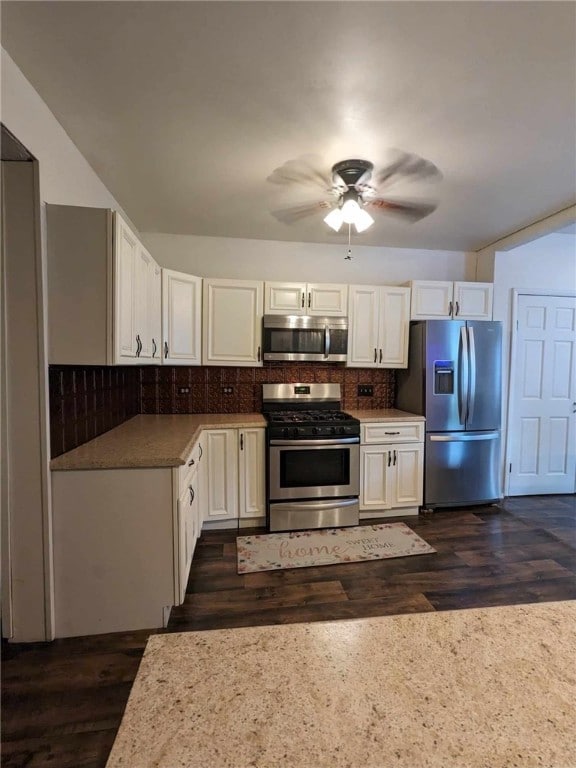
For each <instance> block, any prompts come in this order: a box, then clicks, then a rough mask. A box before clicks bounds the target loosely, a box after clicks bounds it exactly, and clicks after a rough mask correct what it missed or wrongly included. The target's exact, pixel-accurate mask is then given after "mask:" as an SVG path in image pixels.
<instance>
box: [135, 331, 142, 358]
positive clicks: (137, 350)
mask: <svg viewBox="0 0 576 768" xmlns="http://www.w3.org/2000/svg"><path fill="white" fill-rule="evenodd" d="M141 351H142V342H141V341H140V336H139V335H138V334H136V357H140V352H141Z"/></svg>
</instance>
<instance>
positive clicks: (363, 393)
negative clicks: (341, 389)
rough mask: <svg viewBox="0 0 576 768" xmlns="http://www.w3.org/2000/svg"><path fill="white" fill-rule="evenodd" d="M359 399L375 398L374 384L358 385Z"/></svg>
mask: <svg viewBox="0 0 576 768" xmlns="http://www.w3.org/2000/svg"><path fill="white" fill-rule="evenodd" d="M358 397H374V387H373V386H372V384H358Z"/></svg>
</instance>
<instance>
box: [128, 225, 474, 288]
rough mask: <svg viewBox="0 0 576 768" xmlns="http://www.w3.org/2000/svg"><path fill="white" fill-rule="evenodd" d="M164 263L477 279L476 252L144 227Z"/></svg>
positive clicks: (265, 271)
mask: <svg viewBox="0 0 576 768" xmlns="http://www.w3.org/2000/svg"><path fill="white" fill-rule="evenodd" d="M142 239H143V241H144V243H145V245H146V246H147V247H148V249H149V250H150V252H151V253H152V254H153V255H154V258H155V259H156V260H157V261H158V263H159V264H160V265H161V266H163V267H168V268H169V269H175V270H179V271H181V272H190V273H192V274H194V275H198V276H200V277H230V278H244V279H248V280H249V279H254V280H291V281H305V282H341V283H363V284H368V283H384V284H386V283H390V284H393V285H394V284H398V283H402V282H405V281H407V280H417V279H430V280H432V279H435V280H443V279H449V280H474V279H475V270H476V256H475V254H466V253H464V252H462V251H431V250H430V251H428V250H413V249H408V248H373V247H368V246H362V245H355V244H354V241H352V260H351V261H347V260H345V257H346V255H347V252H348V246H347V245H341V244H335V245H330V244H318V243H294V242H279V241H270V240H241V239H237V238H226V237H199V236H194V235H168V234H157V233H150V232H148V233H146V232H144V233H142Z"/></svg>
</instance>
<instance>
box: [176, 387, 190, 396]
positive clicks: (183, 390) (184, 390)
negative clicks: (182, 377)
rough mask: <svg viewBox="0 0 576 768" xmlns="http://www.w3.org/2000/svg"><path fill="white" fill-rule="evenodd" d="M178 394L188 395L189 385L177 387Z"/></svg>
mask: <svg viewBox="0 0 576 768" xmlns="http://www.w3.org/2000/svg"><path fill="white" fill-rule="evenodd" d="M178 394H179V395H189V394H190V387H178Z"/></svg>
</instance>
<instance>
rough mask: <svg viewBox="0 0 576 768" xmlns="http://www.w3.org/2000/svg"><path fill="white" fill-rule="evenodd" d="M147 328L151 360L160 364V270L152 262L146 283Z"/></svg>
mask: <svg viewBox="0 0 576 768" xmlns="http://www.w3.org/2000/svg"><path fill="white" fill-rule="evenodd" d="M148 308H149V312H150V315H149V318H148V328H149V333H150V339H151V342H152V360H153V361H154V362H157V363H160V362H162V270H161V269H160V267H159V266H158V264H156V262H155V261H153V262H152V266H151V270H150V280H149V282H148Z"/></svg>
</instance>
